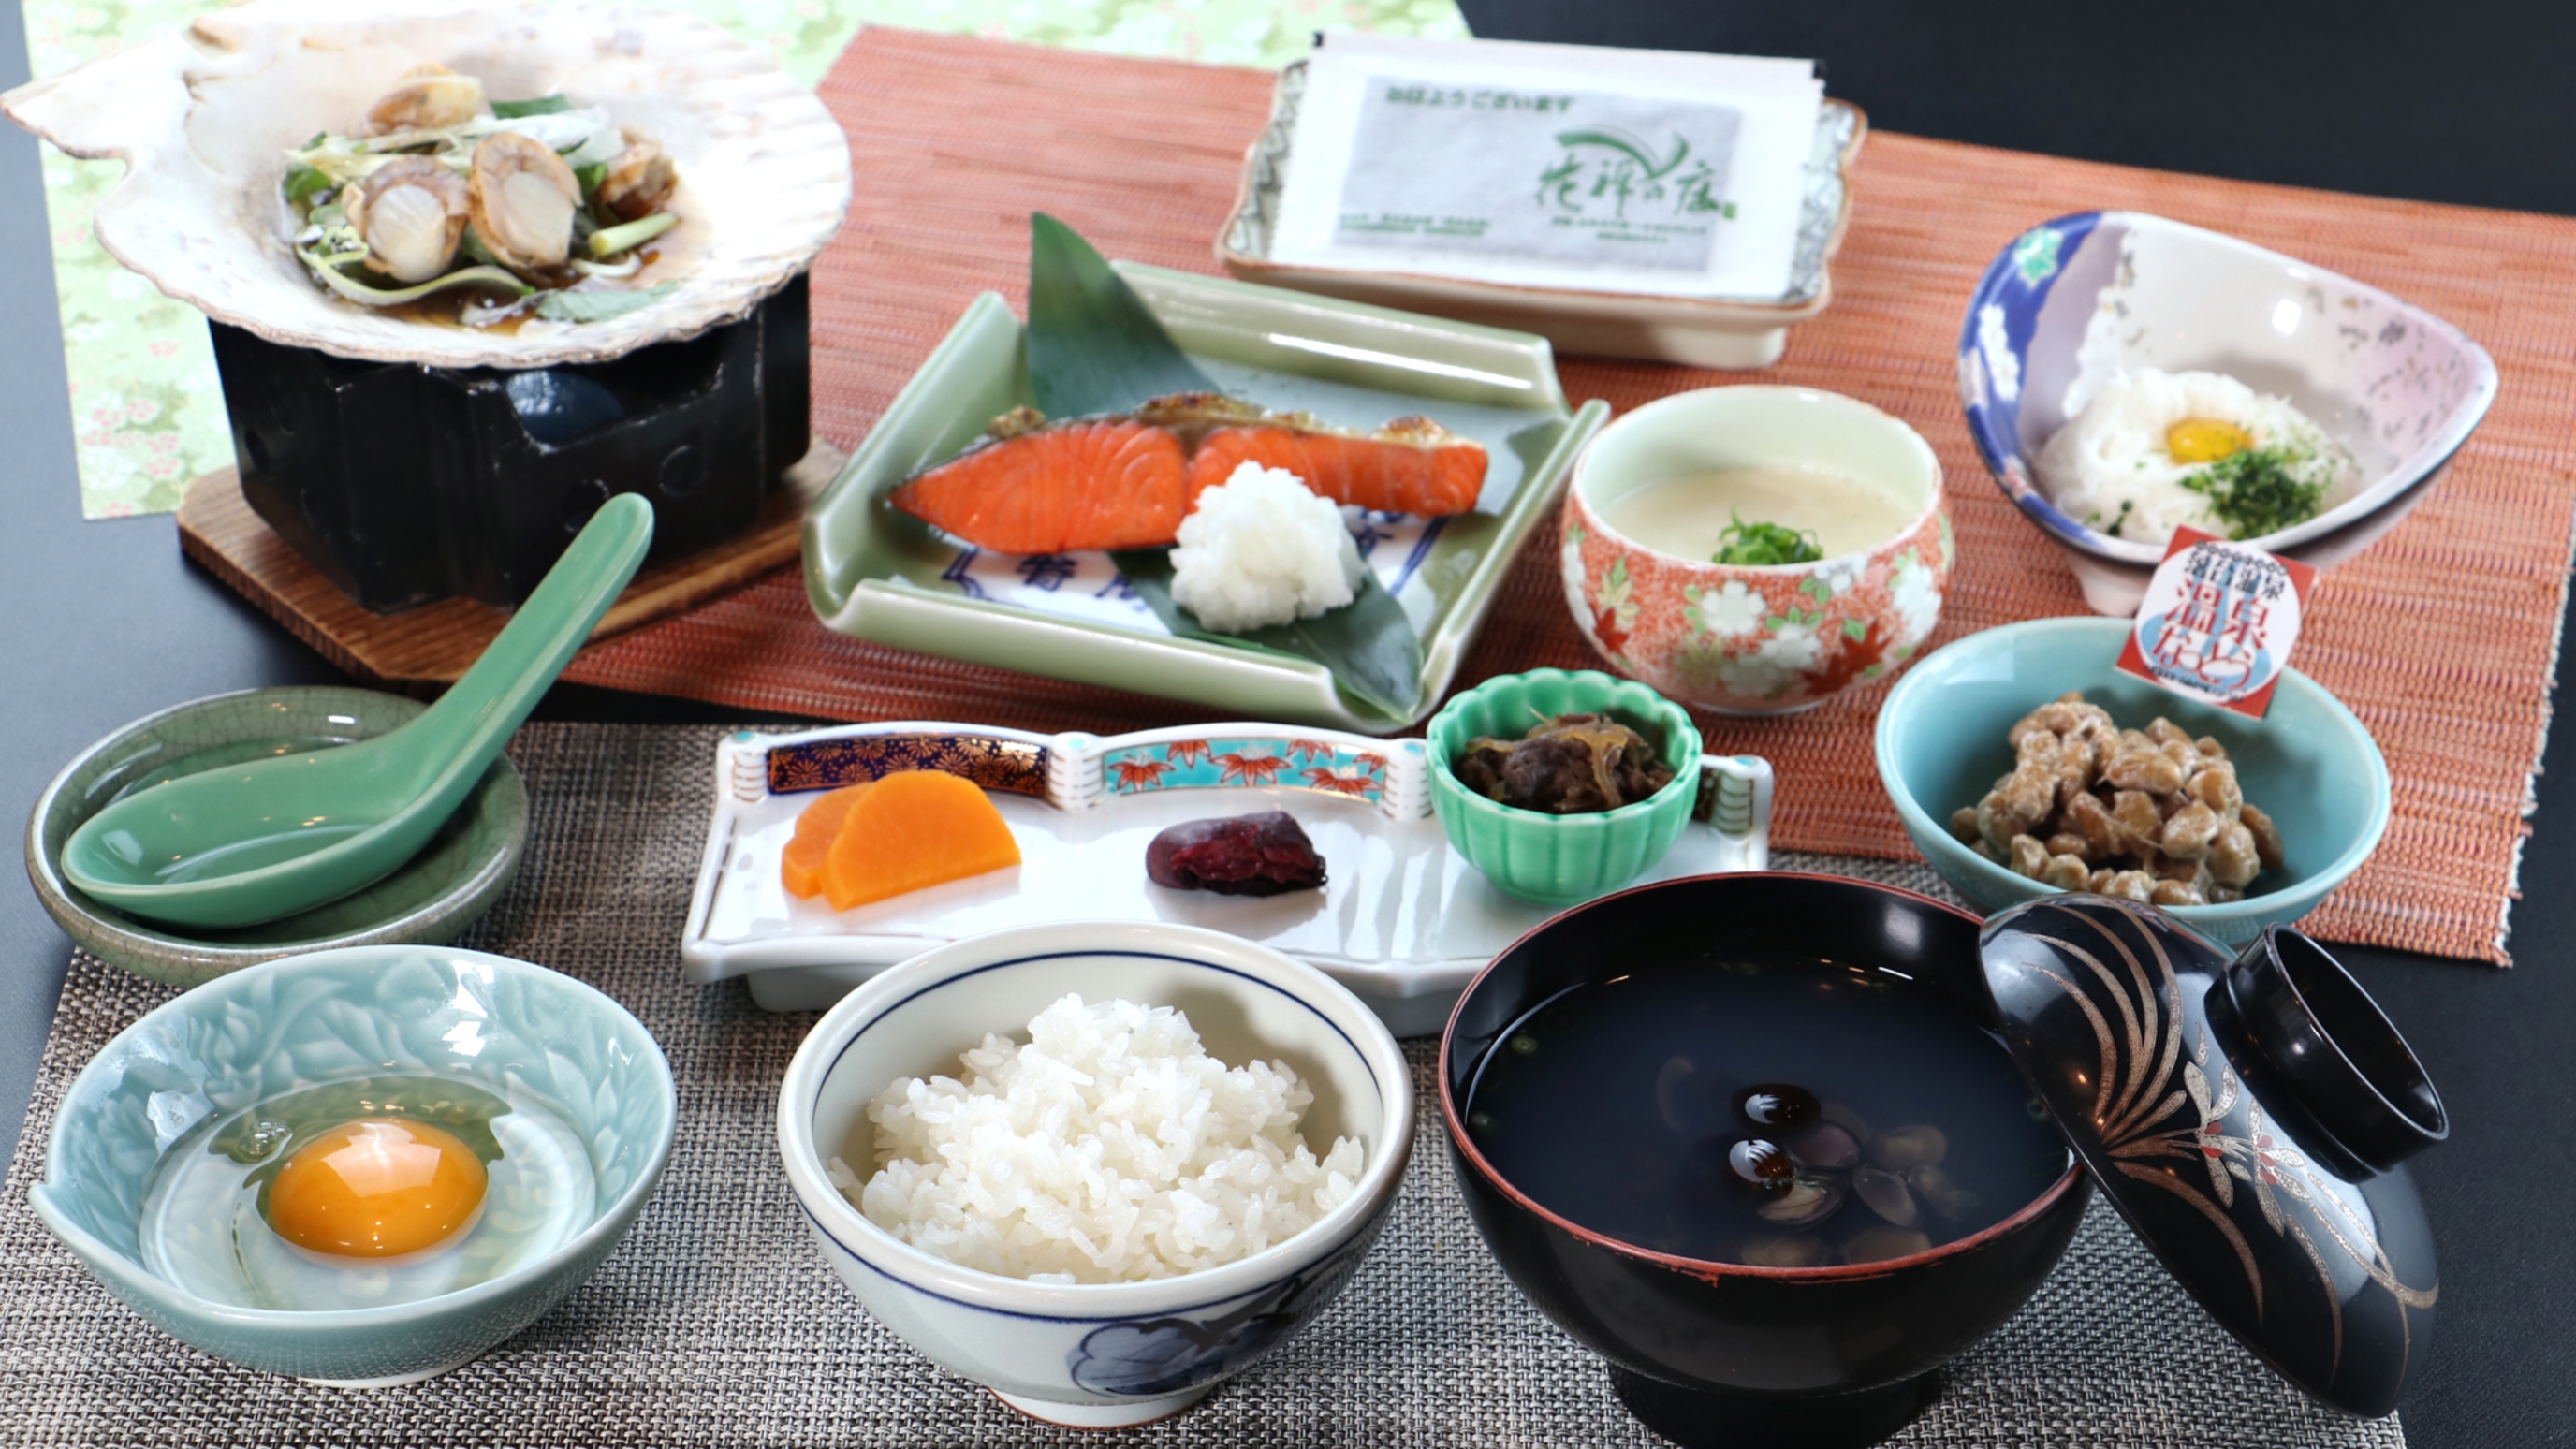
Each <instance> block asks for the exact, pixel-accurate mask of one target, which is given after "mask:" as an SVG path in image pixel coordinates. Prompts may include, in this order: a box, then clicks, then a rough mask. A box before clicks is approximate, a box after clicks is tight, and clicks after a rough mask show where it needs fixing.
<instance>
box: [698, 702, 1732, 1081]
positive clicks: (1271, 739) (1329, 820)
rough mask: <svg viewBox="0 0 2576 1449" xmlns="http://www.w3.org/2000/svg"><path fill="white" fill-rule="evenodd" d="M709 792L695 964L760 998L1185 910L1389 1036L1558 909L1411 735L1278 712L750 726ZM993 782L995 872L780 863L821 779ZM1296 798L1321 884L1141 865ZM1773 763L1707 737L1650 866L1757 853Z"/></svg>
mask: <svg viewBox="0 0 2576 1449" xmlns="http://www.w3.org/2000/svg"><path fill="white" fill-rule="evenodd" d="M715 767H716V807H715V814H714V818H713V819H712V820H711V821H710V822H709V823H708V827H707V845H706V856H705V858H704V860H703V861H702V862H701V863H700V865H699V868H698V883H697V889H696V891H695V892H694V894H693V895H692V896H691V898H690V901H689V919H688V925H687V926H686V927H685V928H684V929H683V931H682V933H681V939H680V959H681V961H682V962H683V963H684V966H685V970H686V973H687V976H688V979H689V980H691V981H696V982H707V981H720V980H723V979H725V978H726V977H731V976H746V977H749V978H750V981H751V994H752V999H753V1000H755V1001H757V1002H758V1003H760V1004H761V1005H762V1006H764V1007H767V1008H769V1009H770V1010H772V1011H802V1010H809V1009H812V1008H816V1007H822V1006H828V1005H830V1004H831V1003H832V1002H834V1001H836V1000H838V999H840V997H841V996H842V995H843V994H844V993H846V992H848V991H849V990H850V988H852V987H854V986H856V985H858V984H859V983H860V982H861V981H864V980H866V979H867V978H868V977H870V976H872V975H874V974H876V973H877V972H878V971H880V970H882V969H884V968H885V967H887V966H889V965H892V964H893V963H895V962H897V961H901V960H903V959H905V958H906V957H909V956H912V955H915V954H918V953H919V952H922V951H926V950H928V949H930V948H931V947H933V946H938V945H942V944H944V943H946V942H949V941H953V940H956V939H958V938H960V937H963V936H969V935H974V934H977V933H979V932H983V931H991V930H999V929H1002V928H1004V927H1008V926H1027V925H1039V924H1045V923H1053V922H1062V921H1073V920H1133V921H1178V922H1182V923H1185V924H1189V925H1197V926H1206V927H1209V928H1211V929H1214V930H1220V931H1227V932H1231V933H1233V934H1235V935H1238V936H1242V937H1244V938H1246V939H1248V940H1253V941H1259V942H1261V943H1262V944H1264V945H1267V946H1271V947H1274V948H1276V949H1278V950H1280V951H1284V952H1286V953H1287V954H1289V955H1291V956H1295V957H1298V958H1299V959H1301V960H1304V961H1307V962H1309V963H1311V964H1313V965H1315V966H1318V967H1320V968H1322V969H1323V970H1324V971H1326V972H1327V973H1329V974H1331V975H1332V976H1333V978H1334V979H1336V980H1338V981H1340V982H1341V983H1342V984H1343V985H1344V986H1347V987H1349V988H1350V989H1351V990H1352V991H1353V992H1355V993H1357V994H1358V995H1359V996H1360V997H1361V999H1363V1000H1365V1001H1367V1002H1368V1003H1369V1005H1370V1006H1371V1007H1372V1008H1374V1009H1375V1010H1376V1011H1377V1013H1378V1015H1379V1016H1380V1017H1382V1018H1384V1019H1385V1021H1386V1023H1387V1025H1388V1026H1389V1027H1390V1028H1392V1029H1393V1030H1394V1031H1395V1032H1396V1034H1397V1035H1399V1036H1420V1035H1426V1034H1429V1033H1434V1032H1437V1031H1439V1030H1440V1028H1441V1026H1442V1024H1443V1023H1444V1022H1445V1021H1446V1020H1447V1018H1448V1015H1449V1007H1450V1005H1451V1003H1453V1002H1454V1001H1456V1000H1457V997H1458V993H1459V992H1460V991H1461V990H1463V989H1465V987H1466V985H1467V982H1468V981H1469V979H1471V978H1472V977H1473V976H1474V975H1475V974H1476V972H1477V971H1479V970H1481V969H1482V968H1483V967H1484V965H1485V963H1487V962H1488V961H1491V960H1492V959H1493V958H1494V956H1495V955H1496V954H1497V953H1498V952H1500V951H1501V950H1502V949H1503V948H1504V947H1505V946H1508V945H1510V944H1511V943H1512V942H1513V941H1514V940H1516V939H1518V938H1519V937H1520V935H1521V934H1522V933H1523V932H1525V931H1527V930H1528V929H1529V928H1531V927H1532V926H1535V925H1537V924H1538V923H1539V922H1541V921H1543V920H1545V919H1547V918H1548V916H1550V915H1551V914H1553V912H1551V911H1549V910H1548V909H1546V908H1544V907H1541V906H1533V905H1529V904H1526V903H1524V902H1521V901H1517V900H1513V899H1512V898H1510V897H1508V896H1505V895H1503V894H1502V893H1501V892H1499V891H1496V890H1495V889H1494V888H1493V887H1492V886H1490V885H1488V884H1486V882H1485V879H1484V877H1483V876H1481V875H1479V874H1478V873H1477V872H1476V871H1475V869H1474V868H1473V867H1471V866H1469V865H1468V864H1467V863H1466V861H1465V860H1463V859H1462V858H1460V857H1459V856H1458V855H1457V853H1456V852H1454V851H1452V850H1451V849H1450V848H1449V840H1448V837H1447V836H1446V835H1445V834H1443V833H1442V831H1441V828H1440V822H1439V821H1438V820H1437V819H1435V818H1434V817H1433V815H1432V811H1431V790H1430V781H1429V780H1428V779H1427V778H1426V774H1425V772H1426V771H1427V769H1428V768H1429V765H1428V758H1427V756H1426V755H1425V754H1424V752H1423V744H1422V741H1420V740H1416V739H1406V740H1374V739H1369V738H1367V737H1365V736H1360V735H1353V734H1347V733H1343V732H1339V731H1332V730H1312V729H1301V728H1292V727H1289V726H1285V725H1277V724H1212V725H1192V726H1187V727H1184V728H1179V729H1164V730H1147V731H1143V732H1141V733H1137V734H1128V735H1114V736H1110V737H1108V738H1102V737H1100V736H1097V735H1085V734H1063V735H1036V734H1027V733H1023V732H1021V731H1017V730H1005V729H992V728H986V727H982V726H977V725H961V724H940V723H892V724H868V725H847V726H842V727H839V728H834V729H824V730H814V731H811V732H807V733H802V734H792V735H764V734H755V733H752V732H749V731H745V732H743V733H740V734H737V735H735V736H733V737H732V738H730V739H727V740H726V741H724V742H723V743H722V744H721V745H719V746H718V747H717V750H716V760H715ZM916 769H940V770H946V771H948V772H949V773H951V774H956V775H961V776H964V777H965V778H967V779H970V780H973V781H975V782H976V783H977V784H979V785H982V786H983V787H984V788H985V791H986V792H987V794H988V795H989V796H990V797H991V799H992V800H993V802H994V804H995V805H996V806H997V807H998V808H999V809H1000V810H1001V812H1002V817H1003V818H1004V819H1005V820H1006V821H1008V822H1009V823H1010V827H1011V833H1012V835H1013V836H1014V837H1016V838H1017V840H1018V842H1019V846H1020V853H1021V863H1020V865H1019V866H1018V867H1016V868H1015V869H1011V870H1006V871H995V872H993V873H991V874H989V875H982V876H977V877H974V878H972V879H969V880H962V881H955V882H951V883H950V884H947V885H942V886H933V887H931V888H929V889H928V890H921V891H915V892H912V893H911V894H909V895H904V896H898V897H896V898H894V899H892V900H887V901H880V902H877V903H876V904H873V905H867V906H860V907H857V908H855V909H852V910H848V911H840V912H835V911H833V910H832V909H831V908H830V906H829V905H828V904H827V903H825V902H823V901H821V900H811V901H805V900H797V899H795V898H794V897H792V896H790V895H788V894H787V892H786V888H785V887H784V886H783V885H781V883H780V881H779V873H778V866H779V853H780V852H781V851H782V850H783V849H784V848H785V846H786V844H787V841H788V839H789V837H791V836H792V835H793V834H794V833H795V822H796V817H797V816H798V815H800V814H802V813H803V812H804V809H805V807H806V806H807V805H809V804H811V803H813V800H814V798H815V794H816V793H817V792H819V791H822V790H827V789H833V788H836V787H838V786H841V785H848V784H856V783H858V782H859V781H862V780H873V779H876V778H877V777H878V776H880V775H885V774H889V773H892V772H894V771H897V770H916ZM1256 810H1286V811H1288V812H1289V813H1290V814H1292V815H1294V816H1296V817H1297V821H1298V823H1299V824H1300V825H1301V826H1303V827H1304V828H1305V830H1306V833H1307V835H1308V836H1309V837H1310V838H1311V839H1312V840H1313V841H1314V842H1315V847H1316V849H1317V850H1319V851H1321V852H1322V854H1323V856H1324V859H1325V862H1326V866H1327V870H1328V872H1329V874H1330V880H1329V881H1328V883H1327V884H1326V885H1325V887H1324V889H1322V890H1321V891H1299V892H1295V893H1292V894H1289V895H1282V896H1273V897H1269V898H1267V899H1256V898H1251V897H1243V896H1219V895H1212V894H1207V893H1204V892H1194V891H1175V890H1167V889H1165V888H1163V887H1161V886H1157V885H1154V884H1152V883H1151V882H1149V881H1148V880H1146V878H1145V845H1146V842H1148V841H1150V840H1151V839H1153V838H1154V836H1155V835H1156V834H1158V833H1160V832H1161V831H1162V830H1163V829H1164V828H1165V827H1166V826H1170V825H1174V824H1177V823H1179V822H1181V821H1183V820H1196V819H1202V818H1205V817H1208V816H1217V815H1241V814H1245V813H1248V812H1251V811H1256ZM1770 829H1771V766H1770V765H1769V764H1768V763H1767V762H1765V761H1763V760H1760V759H1757V758H1755V757H1753V756H1750V755H1743V756H1704V757H1702V760H1701V766H1700V793H1699V800H1698V802H1697V806H1696V809H1695V812H1694V823H1693V824H1692V825H1691V826H1690V827H1689V828H1688V829H1685V830H1684V831H1683V832H1682V835H1681V839H1680V840H1679V841H1678V842H1677V843H1676V844H1675V845H1674V846H1673V848H1672V850H1671V852H1670V853H1669V854H1667V855H1666V856H1665V857H1664V859H1663V860H1662V862H1660V863H1659V864H1658V865H1657V866H1656V867H1655V868H1654V869H1652V870H1650V871H1648V872H1647V873H1646V874H1645V875H1644V876H1643V877H1640V883H1642V882H1643V881H1647V880H1667V879H1670V878H1672V877H1675V876H1684V875H1702V874H1708V873H1711V872H1717V871H1734V870H1760V869H1762V868H1763V867H1764V866H1765V865H1766V864H1767V863H1768V861H1769V859H1770Z"/></svg>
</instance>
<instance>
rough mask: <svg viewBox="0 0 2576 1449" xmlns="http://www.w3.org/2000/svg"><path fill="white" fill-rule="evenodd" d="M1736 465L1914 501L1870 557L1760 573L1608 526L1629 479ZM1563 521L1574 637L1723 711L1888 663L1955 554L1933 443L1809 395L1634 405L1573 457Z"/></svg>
mask: <svg viewBox="0 0 2576 1449" xmlns="http://www.w3.org/2000/svg"><path fill="white" fill-rule="evenodd" d="M1739 467H1740V468H1776V467H1815V468H1823V469H1828V470H1831V471H1833V472H1837V473H1841V474H1843V475H1845V476H1847V477H1852V478H1856V479H1859V480H1861V481H1863V482H1865V483H1868V484H1871V485H1873V486H1875V487H1878V488H1881V489H1884V490H1886V491H1888V492H1889V493H1890V494H1892V495H1894V496H1895V497H1897V498H1899V499H1901V500H1904V501H1906V502H1907V503H1909V504H1915V503H1917V502H1918V500H1919V506H1915V507H1910V508H1909V509H1908V510H1907V513H1908V519H1909V521H1908V522H1907V523H1906V524H1905V525H1904V526H1903V527H1902V528H1900V529H1898V530H1897V531H1896V532H1895V533H1894V534H1892V535H1890V536H1889V537H1887V538H1885V539H1882V540H1880V541H1879V542H1877V543H1875V544H1873V545H1871V546H1870V547H1869V548H1867V549H1864V550H1861V551H1859V552H1855V553H1844V554H1838V555H1834V556H1831V557H1828V558H1823V559H1819V560H1817V561H1815V562H1813V563H1802V564H1777V565H1769V566H1763V567H1747V566H1738V565H1730V564H1717V563H1710V562H1706V561H1704V560H1699V559H1691V558H1684V557H1681V556H1679V555H1676V554H1671V553H1665V552H1662V551H1661V550H1659V549H1657V548H1655V547H1653V546H1652V541H1651V540H1637V539H1631V538H1628V537H1625V536H1623V535H1622V534H1620V533H1619V532H1617V531H1616V530H1615V529H1613V528H1611V527H1610V526H1609V525H1608V524H1607V523H1606V522H1604V521H1603V517H1602V510H1603V509H1605V508H1606V507H1608V506H1609V505H1610V504H1612V503H1614V502H1616V501H1617V500H1618V499H1620V498H1622V497H1625V496H1626V495H1627V494H1628V493H1629V492H1631V491H1633V490H1635V489H1638V488H1643V487H1648V486H1651V485H1653V484H1655V483H1659V482H1662V481H1664V480H1666V479H1669V478H1674V477H1678V476H1681V475H1683V474H1685V473H1691V472H1697V471H1701V470H1705V469H1718V468H1739ZM1564 529H1565V532H1564V543H1563V554H1562V559H1563V565H1564V572H1565V598H1566V603H1567V605H1568V606H1569V607H1571V608H1572V609H1573V611H1574V621H1575V625H1576V627H1577V628H1579V629H1581V630H1582V631H1583V637H1584V639H1585V640H1586V641H1588V642H1589V643H1590V644H1591V645H1592V647H1593V648H1594V649H1595V650H1597V651H1599V653H1600V655H1601V657H1602V658H1603V659H1605V660H1607V661H1609V664H1610V666H1611V667H1612V668H1613V669H1616V670H1618V671H1619V672H1620V673H1622V674H1625V675H1627V676H1629V677H1630V678H1633V679H1637V680H1641V681H1643V682H1645V683H1647V684H1649V685H1652V686H1654V688H1655V689H1656V690H1657V691H1658V692H1660V693H1662V694H1663V695H1665V696H1666V697H1668V698H1671V699H1677V700H1681V701H1683V702H1685V703H1688V704H1693V705H1697V706H1700V707H1702V708H1705V709H1713V710H1717V711H1720V712H1722V713H1727V714H1789V713H1793V712H1795V711H1798V710H1802V709H1808V708H1812V707H1813V706H1815V705H1818V704H1822V703H1823V702H1824V701H1825V700H1826V699H1828V698H1830V697H1832V696H1833V695H1834V694H1836V693H1838V692H1840V691H1842V690H1844V689H1846V688H1849V687H1850V686H1852V685H1854V684H1858V683H1862V682H1864V681H1868V680H1876V679H1882V678H1885V677H1886V676H1888V675H1889V674H1891V673H1893V672H1895V671H1896V670H1897V669H1898V668H1900V667H1902V666H1903V665H1904V663H1905V662H1906V661H1907V660H1909V659H1911V658H1913V657H1914V655H1915V654H1916V653H1917V652H1918V651H1919V650H1921V649H1922V647H1923V645H1924V642H1925V641H1926V640H1928V639H1930V638H1931V637H1932V630H1933V627H1934V626H1935V625H1936V624H1938V623H1939V622H1940V618H1941V598H1942V595H1943V593H1944V592H1945V591H1946V590H1947V588H1948V587H1949V582H1950V568H1951V565H1952V564H1953V563H1954V562H1956V560H1957V556H1958V545H1957V541H1956V540H1955V538H1954V537H1953V536H1952V534H1951V531H1950V518H1949V514H1948V513H1947V512H1946V511H1944V509H1943V508H1942V503H1941V464H1940V460H1939V459H1937V458H1935V457H1934V456H1933V453H1932V448H1931V445H1929V444H1927V443H1925V442H1924V441H1923V438H1922V435H1921V434H1919V433H1917V432H1915V431H1914V429H1912V428H1910V427H1908V426H1906V425H1905V424H1904V423H1902V422H1900V421H1898V420H1897V419H1895V418H1893V417H1890V416H1888V415H1887V414H1886V413H1883V412H1881V411H1879V410H1878V409H1876V408H1874V407H1871V406H1870V405H1868V404H1867V403H1863V402H1857V401H1854V400H1853V399H1851V398H1847V397H1841V396H1838V395H1836V394H1834V393H1829V392H1819V391H1816V390H1814V389H1812V388H1797V387H1757V386H1742V387H1722V388H1708V389H1704V390H1701V391H1698V392H1687V393H1679V394H1676V395H1674V396H1672V397H1668V398H1664V399H1662V400H1660V401H1657V402H1653V403H1649V404H1647V405H1646V406H1644V407H1641V408H1639V409H1637V410H1636V411H1635V412H1632V413H1629V414H1628V415H1627V416H1625V417H1623V418H1621V419H1619V420H1618V421H1617V422H1614V423H1612V424H1611V425H1610V426H1608V427H1606V428H1604V429H1602V430H1601V433H1600V435H1599V436H1598V437H1596V438H1594V439H1593V440H1592V443H1591V445H1590V446H1589V447H1588V448H1586V449H1585V451H1584V454H1583V456H1582V457H1581V458H1580V459H1578V460H1577V461H1576V463H1575V465H1574V482H1573V486H1572V487H1571V488H1570V489H1568V490H1567V493H1566V499H1565V512H1564Z"/></svg>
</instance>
